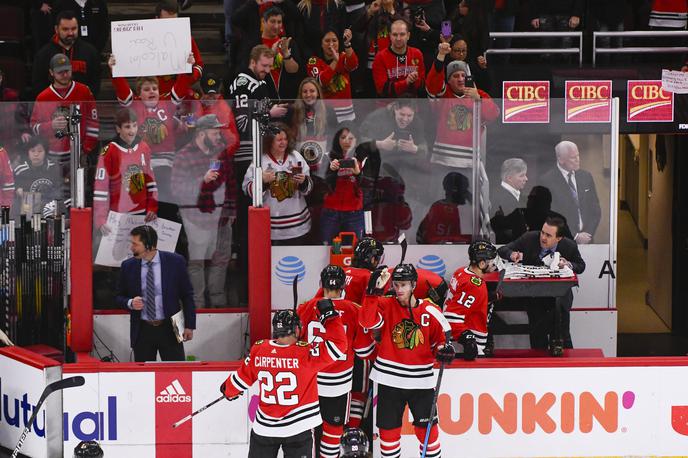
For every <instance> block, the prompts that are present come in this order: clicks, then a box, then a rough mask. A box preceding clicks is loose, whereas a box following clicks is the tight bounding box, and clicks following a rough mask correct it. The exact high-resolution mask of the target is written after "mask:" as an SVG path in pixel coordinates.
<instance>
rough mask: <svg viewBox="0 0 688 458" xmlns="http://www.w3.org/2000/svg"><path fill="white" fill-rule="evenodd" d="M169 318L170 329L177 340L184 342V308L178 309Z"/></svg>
mask: <svg viewBox="0 0 688 458" xmlns="http://www.w3.org/2000/svg"><path fill="white" fill-rule="evenodd" d="M170 320H172V331H173V332H174V336H175V337H176V338H177V342H179V343H181V342H184V310H179V311H178V312H177V313H175V314H174V315H172V316H171V317H170Z"/></svg>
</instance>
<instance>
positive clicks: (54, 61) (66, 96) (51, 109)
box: [31, 45, 100, 177]
mask: <svg viewBox="0 0 688 458" xmlns="http://www.w3.org/2000/svg"><path fill="white" fill-rule="evenodd" d="M46 46H49V45H46ZM88 46H91V45H88ZM49 67H50V69H49V72H50V73H49V74H50V76H51V77H52V79H53V83H52V84H51V85H50V87H48V88H45V89H44V90H43V91H42V92H41V93H40V94H38V96H37V97H36V103H35V104H34V105H33V112H32V113H31V129H32V130H33V132H34V134H36V135H40V136H41V137H43V138H45V139H46V140H48V142H49V145H50V149H49V151H48V157H49V158H50V159H52V160H54V161H55V162H56V163H58V164H59V165H60V166H61V167H62V172H63V174H64V176H65V177H67V176H68V174H69V157H70V154H71V149H70V143H69V136H68V135H63V136H62V137H61V138H57V136H56V134H58V133H62V134H64V132H65V130H66V129H67V123H68V122H69V121H68V119H67V118H68V116H69V110H70V106H71V105H72V104H74V103H79V104H80V105H81V123H80V125H81V147H82V149H83V152H84V153H86V154H88V153H91V152H93V151H94V150H95V149H96V147H97V146H98V133H99V131H100V123H99V120H98V110H97V109H96V103H95V100H94V98H93V94H92V93H91V91H90V90H89V88H88V86H86V85H84V84H81V83H78V82H76V81H73V80H72V64H71V62H70V60H69V58H67V56H65V55H64V54H55V55H54V56H53V57H51V58H50V62H49Z"/></svg>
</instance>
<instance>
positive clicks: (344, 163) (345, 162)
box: [339, 159, 356, 169]
mask: <svg viewBox="0 0 688 458" xmlns="http://www.w3.org/2000/svg"><path fill="white" fill-rule="evenodd" d="M354 160H355V159H342V160H341V161H339V167H341V168H343V169H353V168H354V167H355V166H356V165H355V163H354Z"/></svg>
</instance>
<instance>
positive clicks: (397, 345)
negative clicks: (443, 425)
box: [360, 264, 455, 457]
mask: <svg viewBox="0 0 688 458" xmlns="http://www.w3.org/2000/svg"><path fill="white" fill-rule="evenodd" d="M389 278H390V274H389V271H388V270H387V269H386V268H384V267H378V269H376V270H375V272H373V273H372V274H371V276H370V281H369V283H368V288H367V290H366V296H365V299H364V300H363V308H362V312H361V314H360V324H361V326H363V327H364V328H367V329H373V330H379V331H380V342H379V343H378V346H377V357H376V359H375V362H374V363H373V370H372V371H371V373H370V379H371V380H373V381H374V382H376V383H377V386H378V401H377V412H378V413H377V426H378V428H379V429H380V440H381V448H382V455H383V456H399V455H400V453H401V442H400V440H401V424H402V416H403V413H404V409H405V407H406V406H407V405H408V407H409V409H410V410H411V413H412V414H413V418H414V421H413V426H414V432H415V434H416V437H417V438H418V440H419V441H420V443H421V444H423V442H424V439H425V432H426V429H427V425H428V422H429V421H432V423H433V425H432V427H431V429H430V439H429V442H428V446H427V454H426V456H428V457H438V456H440V455H441V453H442V452H441V448H440V441H439V430H438V427H437V423H436V421H437V420H436V417H435V418H429V417H430V412H431V409H432V403H433V400H434V393H435V390H434V388H435V385H436V382H437V379H436V376H435V374H434V372H433V366H434V363H435V359H437V360H438V361H440V362H444V363H449V362H451V361H452V360H453V359H454V355H455V350H454V347H453V345H452V343H451V327H450V325H449V323H448V322H447V320H446V318H444V316H443V315H442V312H441V310H440V309H439V307H438V306H437V305H435V304H434V303H433V302H432V301H428V300H425V299H417V298H416V297H415V296H414V294H413V291H414V289H415V287H416V282H417V280H418V274H417V273H416V269H415V268H414V267H413V265H412V264H399V265H397V266H396V267H395V268H394V271H393V273H392V274H391V278H392V290H393V291H394V295H395V296H394V297H382V294H383V291H384V288H385V286H386V284H387V282H388V281H389ZM421 450H422V445H421Z"/></svg>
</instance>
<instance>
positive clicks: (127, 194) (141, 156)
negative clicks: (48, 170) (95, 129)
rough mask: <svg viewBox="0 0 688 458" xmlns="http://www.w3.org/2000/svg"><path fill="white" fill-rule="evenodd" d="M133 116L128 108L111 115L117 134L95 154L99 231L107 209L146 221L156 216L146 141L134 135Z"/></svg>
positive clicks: (103, 226) (155, 193) (106, 228)
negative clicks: (96, 156)
mask: <svg viewBox="0 0 688 458" xmlns="http://www.w3.org/2000/svg"><path fill="white" fill-rule="evenodd" d="M136 121H137V116H136V113H134V112H133V111H132V110H130V109H129V108H124V109H121V110H120V111H118V112H117V114H116V115H115V129H116V130H117V138H115V140H113V141H112V142H110V143H109V144H108V145H107V146H106V147H105V148H104V149H103V152H102V154H101V155H100V157H99V158H98V167H97V168H96V179H95V185H94V191H93V208H94V213H95V216H94V223H95V227H96V228H100V230H101V232H103V234H108V233H109V232H110V230H111V228H110V227H109V226H108V225H107V224H106V222H107V215H108V212H109V211H110V210H112V211H115V212H119V213H129V214H132V215H146V222H148V221H151V220H153V219H155V218H156V217H157V211H158V188H157V185H156V183H155V176H154V174H153V169H152V168H151V152H150V148H149V147H148V145H147V144H146V143H145V142H143V141H141V140H140V139H139V138H138V137H137V133H138V125H137V123H136Z"/></svg>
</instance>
